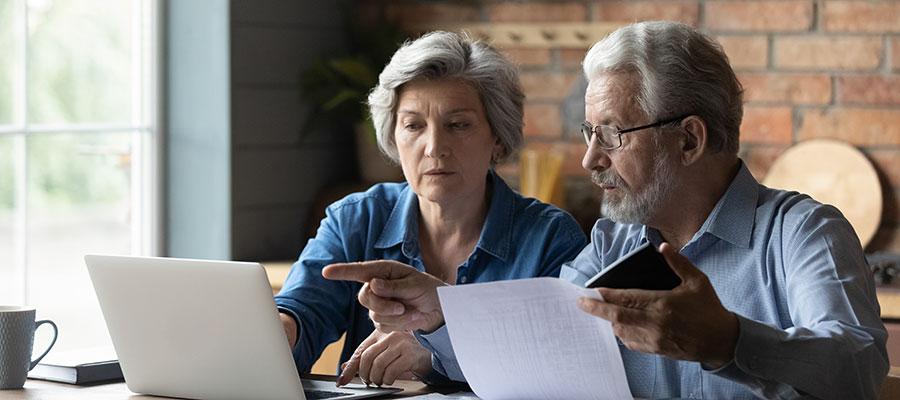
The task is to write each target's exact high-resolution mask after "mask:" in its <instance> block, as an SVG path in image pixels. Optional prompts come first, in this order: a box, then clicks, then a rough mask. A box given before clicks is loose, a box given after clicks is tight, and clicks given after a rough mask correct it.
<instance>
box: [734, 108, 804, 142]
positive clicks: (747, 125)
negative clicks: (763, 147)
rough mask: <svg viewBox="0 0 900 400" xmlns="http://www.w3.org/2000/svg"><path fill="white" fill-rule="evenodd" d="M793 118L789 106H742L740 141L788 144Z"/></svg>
mask: <svg viewBox="0 0 900 400" xmlns="http://www.w3.org/2000/svg"><path fill="white" fill-rule="evenodd" d="M792 128H793V118H792V116H791V108H790V107H754V106H747V107H744V120H743V122H742V123H741V142H752V143H767V144H790V143H791V132H792Z"/></svg>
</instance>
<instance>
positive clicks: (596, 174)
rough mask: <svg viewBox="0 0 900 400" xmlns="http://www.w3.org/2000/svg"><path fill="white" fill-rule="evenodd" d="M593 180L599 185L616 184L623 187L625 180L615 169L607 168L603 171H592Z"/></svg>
mask: <svg viewBox="0 0 900 400" xmlns="http://www.w3.org/2000/svg"><path fill="white" fill-rule="evenodd" d="M591 181H592V182H594V184H595V185H597V186H616V187H623V186H625V185H624V183H625V182H624V181H623V180H622V178H621V177H619V175H618V174H616V173H615V172H613V171H610V170H606V171H603V172H600V171H591Z"/></svg>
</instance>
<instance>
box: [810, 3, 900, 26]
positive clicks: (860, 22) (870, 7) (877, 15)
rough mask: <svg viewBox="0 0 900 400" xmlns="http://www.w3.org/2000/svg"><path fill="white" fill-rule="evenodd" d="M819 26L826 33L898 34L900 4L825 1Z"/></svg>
mask: <svg viewBox="0 0 900 400" xmlns="http://www.w3.org/2000/svg"><path fill="white" fill-rule="evenodd" d="M823 5H824V7H823V8H822V11H821V12H822V15H821V25H822V27H823V29H825V31H828V32H872V33H884V32H900V2H896V1H825V2H823Z"/></svg>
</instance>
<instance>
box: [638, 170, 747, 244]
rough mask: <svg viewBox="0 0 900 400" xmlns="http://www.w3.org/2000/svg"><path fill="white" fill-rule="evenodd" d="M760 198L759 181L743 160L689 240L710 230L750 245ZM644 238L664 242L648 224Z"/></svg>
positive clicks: (738, 242) (643, 230) (715, 234)
mask: <svg viewBox="0 0 900 400" xmlns="http://www.w3.org/2000/svg"><path fill="white" fill-rule="evenodd" d="M758 197H759V183H758V182H757V181H756V179H755V178H753V175H752V174H750V170H749V169H747V166H746V165H745V164H744V162H743V161H741V167H740V169H739V170H738V173H737V175H735V177H734V179H732V181H731V184H730V185H729V186H728V189H727V190H726V191H725V194H723V195H722V197H721V198H719V201H718V202H716V205H715V207H713V209H712V211H711V212H710V213H709V216H708V217H706V221H704V222H703V225H702V226H700V229H699V230H698V231H697V233H695V234H694V237H693V238H692V239H691V240H690V242H689V243H693V242H695V241H696V240H698V239H699V238H700V237H702V236H703V234H704V233H707V232H709V233H710V234H712V235H714V236H716V237H718V238H719V239H722V240H724V241H726V242H729V243H731V244H734V245H736V246H741V247H743V248H750V239H751V236H752V233H753V224H754V222H755V221H756V202H757V200H758ZM640 240H641V243H643V242H647V241H649V242H650V243H652V244H653V245H654V246H656V247H659V245H660V244H662V242H663V239H662V236H661V235H660V234H659V231H657V230H656V229H653V228H650V227H648V226H646V225H644V226H643V227H642V228H641V233H640Z"/></svg>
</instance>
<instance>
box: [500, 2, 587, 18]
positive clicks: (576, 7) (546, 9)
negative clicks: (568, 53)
mask: <svg viewBox="0 0 900 400" xmlns="http://www.w3.org/2000/svg"><path fill="white" fill-rule="evenodd" d="M487 12H488V19H489V20H490V21H491V22H565V21H575V22H584V21H586V20H587V7H585V5H584V4H582V3H569V2H542V3H498V4H491V5H488V6H487Z"/></svg>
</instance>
